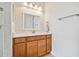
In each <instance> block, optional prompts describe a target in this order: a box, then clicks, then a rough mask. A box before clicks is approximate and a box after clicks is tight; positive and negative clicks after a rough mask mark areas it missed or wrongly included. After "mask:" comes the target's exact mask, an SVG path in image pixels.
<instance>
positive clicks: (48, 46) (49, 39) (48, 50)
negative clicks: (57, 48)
mask: <svg viewBox="0 0 79 59" xmlns="http://www.w3.org/2000/svg"><path fill="white" fill-rule="evenodd" d="M50 51H51V38H47V53H49V52H50Z"/></svg>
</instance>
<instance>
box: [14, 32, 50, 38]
mask: <svg viewBox="0 0 79 59" xmlns="http://www.w3.org/2000/svg"><path fill="white" fill-rule="evenodd" d="M48 34H51V32H48V33H30V34H27V33H13V38H16V37H27V36H36V35H48Z"/></svg>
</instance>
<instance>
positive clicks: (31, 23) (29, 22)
mask: <svg viewBox="0 0 79 59" xmlns="http://www.w3.org/2000/svg"><path fill="white" fill-rule="evenodd" d="M23 23H24V26H23V27H24V29H25V30H32V31H33V33H34V32H35V31H36V30H39V29H40V17H39V16H35V15H29V14H26V13H24V21H23Z"/></svg>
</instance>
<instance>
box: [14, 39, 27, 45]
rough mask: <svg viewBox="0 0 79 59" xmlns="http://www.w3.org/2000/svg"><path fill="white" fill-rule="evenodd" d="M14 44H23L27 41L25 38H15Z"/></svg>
mask: <svg viewBox="0 0 79 59" xmlns="http://www.w3.org/2000/svg"><path fill="white" fill-rule="evenodd" d="M13 41H14V43H15V44H16V43H22V42H26V39H25V38H15V39H13Z"/></svg>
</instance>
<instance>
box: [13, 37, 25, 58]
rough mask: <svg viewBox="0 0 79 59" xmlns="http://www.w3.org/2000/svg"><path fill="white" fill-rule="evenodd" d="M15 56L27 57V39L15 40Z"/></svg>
mask: <svg viewBox="0 0 79 59" xmlns="http://www.w3.org/2000/svg"><path fill="white" fill-rule="evenodd" d="M13 41H14V42H13V56H14V57H25V56H26V43H25V38H16V39H14V40H13Z"/></svg>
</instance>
